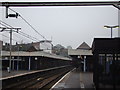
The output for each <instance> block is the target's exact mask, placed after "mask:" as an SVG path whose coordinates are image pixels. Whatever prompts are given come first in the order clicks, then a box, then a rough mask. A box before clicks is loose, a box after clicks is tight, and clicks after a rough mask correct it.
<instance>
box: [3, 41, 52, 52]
mask: <svg viewBox="0 0 120 90" xmlns="http://www.w3.org/2000/svg"><path fill="white" fill-rule="evenodd" d="M3 50H5V51H9V50H10V45H9V44H8V43H6V44H5V45H4V46H3ZM12 51H30V52H32V51H44V52H48V53H51V52H52V44H51V41H49V40H42V41H40V42H32V43H28V44H17V43H16V45H12Z"/></svg>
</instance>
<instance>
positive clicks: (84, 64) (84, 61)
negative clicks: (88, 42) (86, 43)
mask: <svg viewBox="0 0 120 90" xmlns="http://www.w3.org/2000/svg"><path fill="white" fill-rule="evenodd" d="M84 72H86V56H84Z"/></svg>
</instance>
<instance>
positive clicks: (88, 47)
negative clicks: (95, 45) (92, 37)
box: [77, 42, 90, 50]
mask: <svg viewBox="0 0 120 90" xmlns="http://www.w3.org/2000/svg"><path fill="white" fill-rule="evenodd" d="M77 49H83V50H89V49H90V46H89V45H88V44H87V43H86V42H83V43H82V44H81V45H80V46H79V47H78V48H77Z"/></svg>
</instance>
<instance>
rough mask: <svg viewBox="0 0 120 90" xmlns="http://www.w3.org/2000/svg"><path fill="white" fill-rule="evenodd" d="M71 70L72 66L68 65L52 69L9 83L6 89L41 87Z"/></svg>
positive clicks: (23, 89) (24, 89)
mask: <svg viewBox="0 0 120 90" xmlns="http://www.w3.org/2000/svg"><path fill="white" fill-rule="evenodd" d="M70 70H71V68H70V67H66V68H61V69H56V70H52V71H47V72H42V73H41V74H39V75H38V76H37V75H36V76H34V77H33V78H30V79H27V80H22V81H20V82H17V83H14V84H11V85H8V86H6V87H5V88H4V89H12V90H13V89H14V90H16V89H22V90H26V89H28V90H29V89H41V88H43V87H45V86H46V85H48V84H49V83H51V82H52V81H54V80H55V79H57V78H59V77H61V76H62V75H64V74H65V73H67V72H68V71H70Z"/></svg>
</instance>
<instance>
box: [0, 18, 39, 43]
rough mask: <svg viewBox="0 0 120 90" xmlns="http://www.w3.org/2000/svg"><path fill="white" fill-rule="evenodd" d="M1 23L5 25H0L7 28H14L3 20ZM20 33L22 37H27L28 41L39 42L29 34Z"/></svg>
mask: <svg viewBox="0 0 120 90" xmlns="http://www.w3.org/2000/svg"><path fill="white" fill-rule="evenodd" d="M0 22H2V23H4V24H5V25H4V24H2V23H0V24H1V25H3V26H5V27H6V28H8V27H7V26H9V27H11V28H13V27H12V26H11V25H9V24H7V23H5V22H3V21H2V20H0ZM6 25H7V26H6ZM19 32H20V33H19ZM19 32H18V34H20V35H22V36H24V37H26V38H28V39H31V40H34V41H37V40H38V39H37V38H35V37H32V36H31V35H28V34H26V33H24V32H22V31H19Z"/></svg>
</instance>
